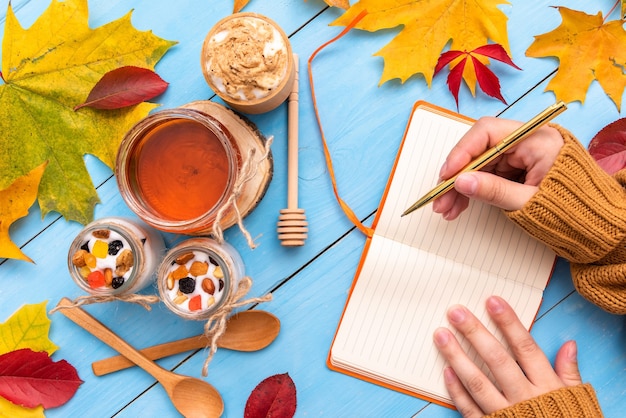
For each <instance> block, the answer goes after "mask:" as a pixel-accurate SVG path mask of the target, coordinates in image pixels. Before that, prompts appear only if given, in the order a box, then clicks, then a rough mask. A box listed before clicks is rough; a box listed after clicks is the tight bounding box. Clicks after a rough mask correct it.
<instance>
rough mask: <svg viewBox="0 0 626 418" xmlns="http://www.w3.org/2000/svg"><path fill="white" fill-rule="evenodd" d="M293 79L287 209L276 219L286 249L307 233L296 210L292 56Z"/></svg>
mask: <svg viewBox="0 0 626 418" xmlns="http://www.w3.org/2000/svg"><path fill="white" fill-rule="evenodd" d="M293 58H294V66H295V72H296V73H295V78H294V80H293V87H292V89H291V93H290V94H289V98H288V99H287V104H288V108H287V113H288V128H287V142H288V144H287V148H288V149H287V164H288V167H287V209H281V210H280V215H279V217H278V224H277V226H278V228H277V232H278V239H279V240H280V243H281V244H282V245H284V246H286V247H297V246H302V245H304V240H306V238H307V233H308V232H309V228H308V225H309V223H308V222H307V221H306V216H305V215H304V209H300V208H298V80H299V75H298V73H299V68H298V67H299V64H298V56H297V55H296V54H294V57H293Z"/></svg>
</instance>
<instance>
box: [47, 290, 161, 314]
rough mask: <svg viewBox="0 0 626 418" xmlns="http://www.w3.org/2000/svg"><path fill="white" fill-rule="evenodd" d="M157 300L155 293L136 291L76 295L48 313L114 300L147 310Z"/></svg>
mask: <svg viewBox="0 0 626 418" xmlns="http://www.w3.org/2000/svg"><path fill="white" fill-rule="evenodd" d="M159 300H160V299H159V297H158V296H156V295H138V294H136V293H131V294H127V295H86V296H79V297H77V298H76V299H74V300H73V301H72V303H71V304H69V305H66V306H57V307H56V308H54V309H52V310H51V311H50V313H54V312H56V311H57V310H59V309H67V308H76V307H79V306H82V305H89V304H92V303H103V302H114V301H121V302H130V303H136V304H138V305H141V306H143V307H144V308H145V309H146V310H147V311H149V310H151V309H152V307H151V306H150V304H152V303H157V302H158V301H159Z"/></svg>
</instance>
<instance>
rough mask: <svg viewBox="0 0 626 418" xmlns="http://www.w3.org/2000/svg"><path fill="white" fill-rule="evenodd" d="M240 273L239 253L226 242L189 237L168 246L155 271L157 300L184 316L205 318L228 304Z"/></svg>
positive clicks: (241, 270) (242, 268)
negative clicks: (159, 299)
mask: <svg viewBox="0 0 626 418" xmlns="http://www.w3.org/2000/svg"><path fill="white" fill-rule="evenodd" d="M243 275H244V264H243V261H242V259H241V256H240V255H239V253H238V252H237V251H236V250H235V248H234V247H232V246H231V245H229V244H228V243H226V242H223V243H218V242H217V241H216V240H214V239H212V238H200V237H198V238H191V239H188V240H186V241H183V242H181V243H179V244H178V245H176V246H175V247H174V248H172V249H171V250H170V251H169V252H168V253H167V255H166V256H165V258H164V259H163V261H162V262H161V265H160V266H159V268H158V270H157V282H158V288H159V294H160V296H161V300H162V301H163V303H164V304H165V306H167V307H168V308H169V309H170V310H171V311H172V312H174V313H175V314H176V315H178V316H180V317H182V318H185V319H195V320H206V319H208V318H210V317H211V315H212V314H213V313H215V312H216V311H217V310H218V309H219V308H220V307H222V306H223V305H224V304H225V303H228V300H229V298H230V297H231V295H232V294H234V293H235V292H236V291H237V286H238V283H239V281H240V280H241V278H242V277H243Z"/></svg>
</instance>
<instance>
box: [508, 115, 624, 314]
mask: <svg viewBox="0 0 626 418" xmlns="http://www.w3.org/2000/svg"><path fill="white" fill-rule="evenodd" d="M552 126H554V127H555V128H557V129H558V130H559V131H560V132H561V135H562V136H563V139H564V141H565V144H564V146H563V148H562V149H561V152H560V154H559V156H558V157H557V160H556V162H555V164H554V165H553V167H552V168H551V170H550V172H549V173H548V174H547V175H546V177H545V178H544V179H543V181H542V182H541V184H540V185H539V191H538V192H537V193H536V194H535V195H534V196H533V198H531V199H530V200H529V201H528V202H527V203H526V204H525V205H524V207H523V208H522V209H520V210H517V211H511V212H507V213H506V214H507V216H508V217H509V218H510V219H511V220H512V221H513V222H515V223H517V224H518V225H519V226H520V227H521V228H523V229H524V230H526V231H527V232H528V233H529V234H530V235H532V236H534V237H535V238H536V239H538V240H540V241H542V242H544V243H545V244H547V245H548V246H549V247H551V248H552V249H553V250H554V251H555V252H556V253H557V254H558V255H559V256H561V257H563V258H565V259H567V260H568V261H569V262H570V266H571V272H572V279H573V282H574V286H575V287H576V290H577V291H578V292H579V293H580V294H581V295H582V296H583V297H585V298H586V299H588V300H589V301H591V302H592V303H595V304H596V305H598V306H600V307H601V308H603V309H605V310H606V311H609V312H611V313H617V314H626V191H625V190H624V187H623V186H624V185H626V170H622V171H621V172H619V173H617V174H616V175H615V176H614V177H611V176H610V175H608V174H607V173H606V172H604V171H603V170H602V168H600V167H599V166H598V165H597V164H596V162H595V161H594V160H593V158H592V157H591V156H590V155H589V153H588V152H587V151H586V150H585V148H584V147H583V146H582V145H581V144H580V143H579V142H578V141H577V140H576V139H575V138H574V137H573V136H572V134H571V133H569V132H568V131H566V130H565V129H563V128H561V127H559V126H557V125H552Z"/></svg>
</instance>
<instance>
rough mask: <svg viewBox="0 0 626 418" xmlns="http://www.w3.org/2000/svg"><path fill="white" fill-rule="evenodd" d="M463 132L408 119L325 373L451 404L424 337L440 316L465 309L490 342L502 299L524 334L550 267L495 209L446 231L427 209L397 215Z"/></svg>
mask: <svg viewBox="0 0 626 418" xmlns="http://www.w3.org/2000/svg"><path fill="white" fill-rule="evenodd" d="M469 127H470V125H469V124H467V123H466V122H465V121H462V120H456V119H452V118H450V117H449V116H447V115H443V114H440V113H438V112H433V111H431V110H428V109H427V108H420V107H418V108H417V109H416V110H415V111H414V113H413V116H412V119H411V122H410V124H409V128H408V130H407V132H406V135H405V140H404V144H403V148H402V152H401V156H400V158H399V160H398V162H397V165H396V170H395V173H394V175H393V179H392V182H391V184H390V186H389V190H388V192H387V197H386V200H385V202H384V207H383V208H381V209H380V212H379V214H378V215H377V216H378V219H377V221H376V229H375V234H374V236H373V238H372V239H371V242H370V246H369V249H367V250H366V251H367V253H366V254H365V253H364V255H363V256H364V257H365V259H364V260H363V261H362V266H361V269H360V271H359V272H358V273H357V277H356V278H355V280H356V282H355V284H354V287H353V289H352V293H351V295H350V298H349V301H348V304H347V306H346V309H345V311H344V315H343V317H342V320H341V323H340V326H339V329H338V331H337V334H336V336H335V341H334V343H333V346H332V348H331V353H330V358H329V360H330V362H331V365H333V366H338V367H340V368H344V369H346V370H348V371H351V372H354V373H357V374H361V375H364V376H365V377H368V378H371V379H374V380H379V381H381V382H382V383H384V384H387V385H391V386H395V387H399V388H402V389H404V390H408V391H411V392H416V393H421V394H424V395H427V396H429V397H431V398H434V399H437V400H439V401H443V402H449V399H448V395H447V391H446V389H445V386H444V383H443V375H442V372H443V367H444V362H443V359H442V358H441V356H439V354H438V352H437V350H436V348H435V346H434V344H433V342H432V334H433V331H434V330H435V329H436V328H437V327H439V326H447V325H448V324H447V321H446V319H445V312H446V310H447V308H448V307H449V306H450V305H452V304H456V303H460V304H463V305H465V306H467V307H468V308H469V309H470V310H472V311H473V312H474V313H475V314H476V315H477V316H478V317H479V318H480V319H481V320H482V321H483V322H484V323H485V324H486V325H487V326H488V328H489V329H491V330H492V331H493V332H494V333H496V330H495V327H494V326H493V324H491V322H490V320H489V317H488V315H487V313H486V311H485V308H484V304H485V299H486V298H487V297H488V296H490V295H494V294H495V295H500V296H502V297H503V298H505V299H506V300H507V301H508V302H509V303H510V304H511V305H512V306H513V308H514V309H515V310H516V312H517V313H518V315H519V316H520V318H521V319H522V322H523V323H524V325H525V326H527V327H530V325H531V324H532V321H533V319H534V316H535V315H536V313H537V310H538V308H539V305H540V303H541V298H542V294H543V289H544V288H545V286H546V284H547V281H548V279H549V277H550V274H551V271H552V267H553V264H554V260H555V254H554V253H553V252H552V251H551V250H550V249H548V248H547V247H545V246H544V245H543V244H541V243H539V242H537V241H535V240H534V239H532V238H530V237H529V236H528V235H526V234H525V233H524V232H523V231H522V230H521V229H519V228H517V227H516V226H515V225H514V224H513V223H512V222H510V221H508V220H507V219H506V217H505V216H504V215H503V214H502V213H501V212H500V211H499V210H497V209H495V208H491V207H489V206H487V205H483V204H480V203H476V202H474V203H472V204H471V206H470V208H469V209H468V210H467V211H465V212H464V214H463V215H462V216H461V217H460V218H458V219H457V220H455V221H452V222H448V221H444V220H442V219H441V216H440V215H436V214H433V212H432V208H431V207H430V206H427V207H424V208H422V209H419V210H417V211H415V212H413V213H412V214H410V215H407V216H405V217H401V216H400V215H401V214H402V212H403V211H404V210H405V209H406V208H407V207H409V206H410V205H411V204H412V203H413V202H414V201H415V200H417V198H419V197H420V196H422V195H423V194H425V193H426V192H427V191H429V190H430V189H431V188H432V187H433V186H434V185H435V184H436V182H437V176H438V173H439V168H440V167H441V164H442V163H443V161H444V159H445V157H446V155H447V154H448V152H449V150H450V149H451V148H452V147H453V146H454V145H455V144H456V143H457V141H458V139H459V138H460V137H461V136H462V135H463V133H464V132H465V131H467V129H469ZM496 334H497V333H496ZM459 338H460V337H459ZM462 344H463V345H464V346H465V347H466V348H469V347H468V345H467V343H466V342H465V341H462ZM471 355H472V356H476V354H475V353H473V352H472V353H471ZM485 371H486V370H485Z"/></svg>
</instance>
